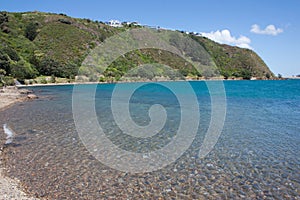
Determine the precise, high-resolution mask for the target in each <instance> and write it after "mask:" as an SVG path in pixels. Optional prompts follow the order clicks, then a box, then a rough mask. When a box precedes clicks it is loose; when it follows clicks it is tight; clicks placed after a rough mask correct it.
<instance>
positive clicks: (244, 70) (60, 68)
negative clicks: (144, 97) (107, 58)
mask: <svg viewBox="0 0 300 200" xmlns="http://www.w3.org/2000/svg"><path fill="white" fill-rule="evenodd" d="M133 27H135V28H136V26H131V25H125V26H124V27H122V28H113V27H110V26H108V25H106V24H105V23H103V22H99V21H92V20H89V19H77V18H71V17H68V16H66V15H65V14H52V13H41V12H24V13H9V12H5V11H2V12H0V44H1V45H0V75H1V77H2V81H3V80H6V82H8V80H9V78H8V77H14V78H17V79H18V80H21V81H22V80H24V79H31V78H35V77H37V76H42V75H45V76H55V77H66V78H70V79H73V78H74V77H75V76H76V75H77V73H78V70H79V67H80V66H81V64H82V62H83V60H84V59H85V58H86V56H87V55H88V54H89V53H90V51H91V50H92V49H94V48H95V47H96V46H98V44H100V43H101V42H103V41H104V40H105V39H106V38H108V37H110V36H113V35H115V34H116V33H120V32H122V31H125V30H127V29H132V28H133ZM187 37H190V38H192V39H193V40H194V41H196V42H198V43H199V44H201V45H202V46H203V47H204V49H205V50H206V51H207V52H208V53H209V54H210V56H211V58H212V59H213V61H214V63H215V65H216V67H217V68H218V70H219V71H220V73H221V75H223V76H224V77H226V78H227V77H244V78H250V77H252V76H255V77H259V78H273V77H274V74H273V73H272V72H271V71H270V70H269V68H268V67H267V66H266V64H265V63H264V62H263V60H262V59H261V58H260V57H259V56H258V55H257V54H256V53H255V52H253V51H252V50H248V49H241V48H238V47H232V46H228V45H221V44H218V43H215V42H213V41H211V40H209V39H207V38H204V37H200V36H195V35H187ZM169 39H170V41H171V39H173V40H174V41H173V42H174V44H178V45H181V44H180V41H179V42H178V41H177V40H176V39H174V38H171V36H170V38H169ZM197 51H198V50H197V49H193V50H192V51H190V52H187V53H189V54H190V55H189V57H191V59H192V60H199V58H197V55H195V54H194V53H193V52H197ZM153 62H155V63H160V64H162V65H167V66H172V67H174V69H175V70H177V71H178V72H180V73H181V74H182V75H183V76H185V77H187V76H189V77H193V78H197V77H198V78H199V77H202V76H205V77H210V76H214V75H216V74H207V73H205V72H204V71H203V72H202V71H200V72H199V71H197V70H195V69H194V68H193V66H192V65H191V64H190V63H186V62H185V61H184V60H182V58H180V57H178V56H176V55H175V54H172V53H170V52H168V51H160V50H154V49H141V50H135V51H133V52H129V53H127V54H126V55H125V56H123V57H120V58H119V59H117V60H116V61H115V62H113V63H112V64H111V66H109V67H108V68H107V69H106V70H105V71H103V72H101V73H102V76H101V80H102V81H105V80H108V79H109V80H119V79H120V77H122V76H123V75H124V74H126V72H128V70H130V69H133V68H134V67H135V66H137V65H141V64H147V63H153ZM154 68H155V70H156V72H155V70H154V72H153V71H151V73H150V72H149V70H148V69H147V67H146V68H145V69H146V72H145V74H146V75H145V76H146V77H147V76H150V78H151V77H153V76H164V75H165V74H163V73H161V71H160V72H158V71H159V70H157V67H152V69H154ZM147 70H148V71H147ZM3 75H5V77H4V78H3ZM148 78H149V77H148ZM97 81H98V80H97Z"/></svg>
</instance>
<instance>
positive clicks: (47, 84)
mask: <svg viewBox="0 0 300 200" xmlns="http://www.w3.org/2000/svg"><path fill="white" fill-rule="evenodd" d="M297 79H298V78H297ZM299 79H300V78H299ZM282 80H295V79H292V78H282V79H249V80H246V79H199V80H194V79H190V80H189V79H188V80H141V81H116V82H70V83H34V84H28V85H16V87H17V88H27V87H28V88H30V87H43V86H67V85H92V84H118V83H119V84H120V83H159V82H169V81H171V82H183V81H191V82H193V81H282Z"/></svg>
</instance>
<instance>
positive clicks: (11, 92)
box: [0, 87, 36, 200]
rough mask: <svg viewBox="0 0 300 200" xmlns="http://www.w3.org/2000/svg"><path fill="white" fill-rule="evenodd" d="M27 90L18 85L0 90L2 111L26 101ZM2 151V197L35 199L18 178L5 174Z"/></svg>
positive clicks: (0, 197)
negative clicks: (20, 88)
mask: <svg viewBox="0 0 300 200" xmlns="http://www.w3.org/2000/svg"><path fill="white" fill-rule="evenodd" d="M28 93H30V92H29V91H27V90H18V89H17V88H16V87H7V88H3V89H1V90H0V111H1V110H4V109H6V108H8V107H9V106H11V105H13V104H14V103H16V102H20V101H24V100H26V99H28V98H30V96H29V97H28ZM2 151H3V147H1V149H0V199H22V200H34V199H36V198H31V197H28V196H27V195H26V193H25V192H24V191H23V189H22V188H21V187H20V182H19V180H17V179H11V178H9V177H6V176H5V175H4V174H3V167H4V166H3V164H2Z"/></svg>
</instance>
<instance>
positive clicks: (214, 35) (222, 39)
mask: <svg viewBox="0 0 300 200" xmlns="http://www.w3.org/2000/svg"><path fill="white" fill-rule="evenodd" d="M201 35H202V36H204V37H207V38H209V39H211V40H213V41H215V42H218V43H221V44H229V45H234V46H238V47H241V48H248V49H252V47H251V46H250V43H251V40H250V39H249V38H248V37H246V36H243V35H241V36H239V37H238V38H236V37H234V36H232V35H231V33H230V31H229V30H227V29H225V30H221V31H219V30H218V31H215V32H213V31H212V32H210V33H201Z"/></svg>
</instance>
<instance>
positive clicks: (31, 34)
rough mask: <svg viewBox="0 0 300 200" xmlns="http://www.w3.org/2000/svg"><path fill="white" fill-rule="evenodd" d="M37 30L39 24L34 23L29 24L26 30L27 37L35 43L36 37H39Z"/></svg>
mask: <svg viewBox="0 0 300 200" xmlns="http://www.w3.org/2000/svg"><path fill="white" fill-rule="evenodd" d="M37 29H38V24H37V23H33V22H31V23H29V24H28V25H27V26H26V29H25V37H26V38H28V39H29V40H30V41H33V40H34V39H35V37H36V36H37V35H38V32H37Z"/></svg>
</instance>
